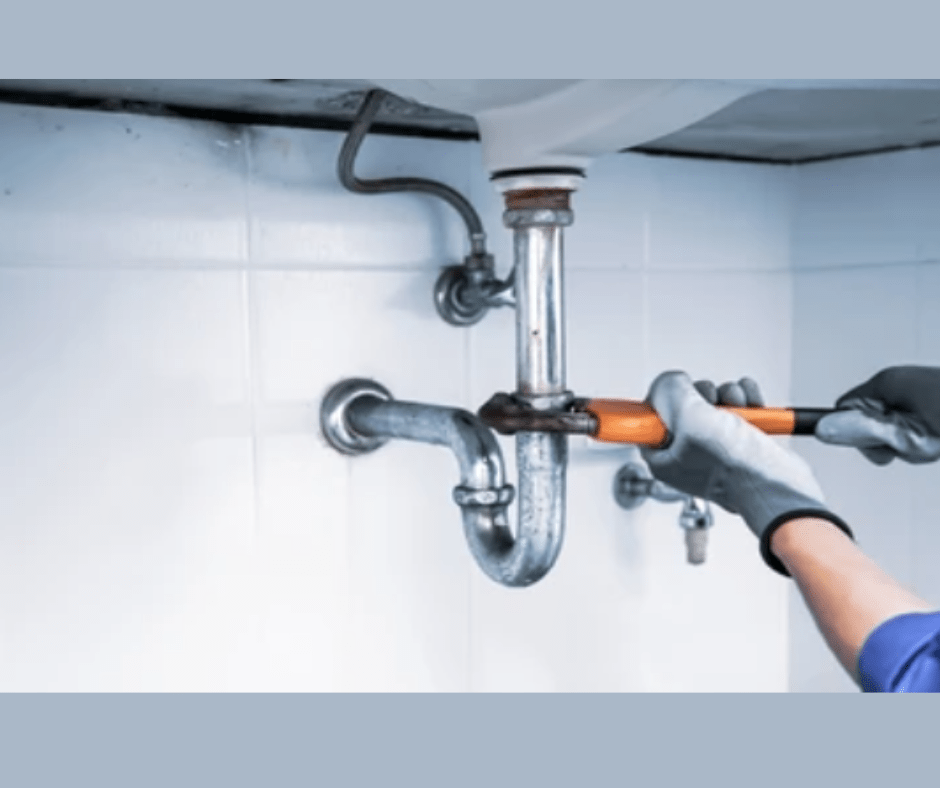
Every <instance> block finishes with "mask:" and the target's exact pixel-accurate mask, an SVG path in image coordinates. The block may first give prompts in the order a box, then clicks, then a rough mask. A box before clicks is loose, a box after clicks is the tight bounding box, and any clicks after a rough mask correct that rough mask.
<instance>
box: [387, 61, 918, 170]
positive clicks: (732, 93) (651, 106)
mask: <svg viewBox="0 0 940 788" xmlns="http://www.w3.org/2000/svg"><path fill="white" fill-rule="evenodd" d="M373 81H374V82H375V83H376V84H377V85H379V86H381V87H383V88H385V89H387V90H390V91H391V92H393V93H396V94H398V95H400V96H402V97H404V98H410V99H414V100H415V101H418V102H420V103H422V104H426V105H429V106H432V107H438V108H440V109H446V110H450V111H452V112H460V113H464V114H467V115H472V116H474V117H475V118H476V121H477V124H478V126H479V129H480V137H481V142H482V146H483V158H484V163H485V165H486V167H487V169H488V170H489V171H490V172H492V173H496V172H503V171H507V170H526V169H543V168H556V169H557V168H577V169H584V168H586V167H587V166H588V165H589V164H590V162H591V160H592V159H594V158H595V157H597V156H600V155H603V154H606V153H612V152H615V151H619V150H623V149H625V148H631V147H634V146H637V145H642V144H644V143H647V142H651V141H652V140H656V139H659V138H660V137H664V136H666V135H668V134H672V133H673V132H676V131H679V130H681V129H683V128H685V127H686V126H689V125H691V124H693V123H696V122H697V121H699V120H702V119H703V118H705V117H707V116H708V115H711V114H713V113H715V112H717V111H718V110H720V109H722V108H724V107H726V106H727V105H729V104H731V103H733V102H735V101H737V100H738V99H740V98H742V97H744V96H746V95H748V94H751V93H755V92H758V91H761V90H766V89H770V88H772V89H787V88H798V89H802V90H805V89H808V88H811V89H827V88H843V89H844V88H852V87H864V88H867V89H872V88H878V87H889V86H890V87H891V88H893V89H897V88H898V87H904V86H905V85H903V84H901V82H902V81H899V80H806V79H804V80H785V79H766V80H704V79H702V80H697V79H684V80H675V79H584V80H581V79H555V80H550V79H411V80H388V79H386V80H382V79H379V80H373Z"/></svg>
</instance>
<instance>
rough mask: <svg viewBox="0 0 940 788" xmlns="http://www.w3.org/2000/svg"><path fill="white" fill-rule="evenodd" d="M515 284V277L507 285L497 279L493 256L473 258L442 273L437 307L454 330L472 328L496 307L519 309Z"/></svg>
mask: <svg viewBox="0 0 940 788" xmlns="http://www.w3.org/2000/svg"><path fill="white" fill-rule="evenodd" d="M513 282H514V279H513V277H512V276H511V275H510V277H509V279H507V280H506V281H503V280H502V279H499V278H497V276H496V274H495V273H494V263H493V256H492V255H490V254H484V255H470V256H469V257H467V259H466V260H464V262H463V265H451V266H448V267H447V268H445V269H444V270H443V271H441V275H440V276H439V277H438V278H437V282H435V283H434V307H435V309H437V313H438V315H440V316H441V318H442V319H443V320H444V321H445V322H447V323H450V324H451V325H452V326H472V325H474V324H476V323H479V322H480V321H481V320H482V319H483V318H484V317H485V316H486V313H487V312H488V311H489V310H490V309H493V308H494V307H500V306H509V307H511V306H515V297H514V288H513Z"/></svg>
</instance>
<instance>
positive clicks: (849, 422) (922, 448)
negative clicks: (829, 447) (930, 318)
mask: <svg viewBox="0 0 940 788" xmlns="http://www.w3.org/2000/svg"><path fill="white" fill-rule="evenodd" d="M836 407H837V408H840V409H846V410H843V412H840V413H833V414H831V415H829V416H825V417H824V418H822V419H820V421H819V424H817V425H816V437H817V438H819V440H821V441H823V442H824V443H834V444H836V445H839V446H854V447H855V448H857V449H859V450H860V451H861V452H862V454H864V455H865V456H866V457H867V458H868V459H869V460H871V461H872V462H874V463H876V464H877V465H887V464H888V463H889V462H891V461H892V460H893V459H894V458H895V457H900V458H901V459H902V460H905V461H906V462H910V463H925V462H933V461H934V460H937V459H940V369H934V368H932V367H913V366H910V367H891V368H889V369H885V370H882V371H881V372H879V373H878V374H877V375H875V377H873V378H872V379H871V380H869V381H868V382H867V383H863V384H862V385H861V386H856V387H855V388H854V389H852V390H851V391H848V392H846V393H845V394H843V395H842V396H841V397H839V400H838V402H836Z"/></svg>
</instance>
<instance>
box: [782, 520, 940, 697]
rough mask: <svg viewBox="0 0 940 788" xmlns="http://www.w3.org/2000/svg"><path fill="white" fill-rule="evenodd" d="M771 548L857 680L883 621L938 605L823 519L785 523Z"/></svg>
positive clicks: (836, 651) (838, 655) (824, 634)
mask: <svg viewBox="0 0 940 788" xmlns="http://www.w3.org/2000/svg"><path fill="white" fill-rule="evenodd" d="M771 548H772V550H773V551H774V553H775V554H776V556H777V557H778V558H779V559H780V560H781V561H782V562H783V564H784V565H785V566H786V567H787V570H788V571H789V572H790V574H791V575H792V576H793V579H794V580H795V581H796V584H797V587H798V588H799V589H800V593H802V595H803V598H804V599H805V600H806V604H807V605H808V607H809V609H810V611H811V612H812V614H813V617H814V618H815V619H816V623H817V625H818V626H819V629H820V631H821V632H822V634H823V637H824V638H825V639H826V642H827V643H828V644H829V647H830V648H831V649H832V650H833V652H834V653H835V655H836V657H837V658H838V659H839V662H841V663H842V665H843V667H844V668H845V669H846V670H847V671H848V672H849V673H850V674H851V676H852V678H853V679H855V680H856V681H858V675H857V662H858V654H859V652H860V651H861V649H862V646H863V645H864V644H865V640H866V639H867V638H868V636H869V635H870V634H871V633H872V631H874V630H875V628H877V627H878V626H879V625H880V624H882V623H884V622H885V621H887V620H888V619H889V618H894V617H895V616H899V615H902V614H904V613H914V612H926V611H929V610H934V609H935V607H934V606H932V605H930V604H928V603H927V602H925V601H924V600H923V599H920V598H919V597H917V596H915V595H914V594H912V593H911V592H910V591H907V590H906V589H904V588H903V587H902V586H900V585H898V583H896V582H895V581H894V580H893V579H892V578H891V577H889V576H888V575H887V574H885V572H883V571H882V570H881V569H880V568H879V567H878V566H877V564H875V563H874V562H873V561H872V560H871V559H870V558H868V556H866V555H865V554H864V553H863V552H862V551H861V550H860V549H859V548H858V547H857V546H856V545H855V543H854V542H852V540H851V539H849V538H848V537H847V536H846V535H845V534H843V533H842V532H841V531H840V530H839V529H838V528H836V527H835V526H834V525H832V524H831V523H829V522H827V521H825V520H818V519H814V518H804V519H799V520H792V521H791V522H789V523H786V524H785V525H783V526H781V527H780V528H779V529H778V530H777V532H776V533H775V534H774V535H773V539H772V541H771Z"/></svg>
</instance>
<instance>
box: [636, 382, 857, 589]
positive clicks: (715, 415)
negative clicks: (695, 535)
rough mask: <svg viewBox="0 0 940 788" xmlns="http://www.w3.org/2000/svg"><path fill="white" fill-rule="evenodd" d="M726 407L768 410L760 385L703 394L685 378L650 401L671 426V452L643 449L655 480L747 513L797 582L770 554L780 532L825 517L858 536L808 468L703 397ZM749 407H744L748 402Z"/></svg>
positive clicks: (764, 544) (705, 386) (764, 550)
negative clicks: (794, 523)
mask: <svg viewBox="0 0 940 788" xmlns="http://www.w3.org/2000/svg"><path fill="white" fill-rule="evenodd" d="M703 391H704V392H705V395H706V396H709V398H712V397H713V398H714V399H718V398H719V393H720V395H721V397H722V399H723V404H734V405H739V406H747V405H757V404H761V402H762V398H761V396H760V391H759V390H758V389H757V386H756V384H754V383H753V381H749V380H747V379H745V380H742V381H741V382H740V383H738V384H725V385H724V386H722V387H721V389H718V390H715V388H714V385H713V384H709V383H707V382H703V383H700V384H699V386H698V390H697V388H696V386H694V385H693V383H692V380H691V378H689V376H688V375H686V374H685V373H684V372H666V373H663V374H662V375H660V376H659V377H658V378H657V379H656V380H655V381H654V382H653V385H652V387H651V388H650V391H649V394H648V396H647V402H648V403H649V404H650V405H652V406H653V408H654V409H655V410H656V412H657V413H658V414H659V416H660V418H661V419H662V420H663V422H665V424H666V428H667V429H668V431H669V435H670V440H669V442H668V444H667V445H666V446H665V447H662V448H658V449H643V450H642V454H643V458H644V459H645V460H646V462H647V464H648V465H649V468H650V471H651V472H652V474H653V475H654V476H655V477H656V478H657V479H659V480H660V481H662V482H665V483H666V484H668V485H670V486H672V487H675V488H677V489H679V490H681V491H682V492H684V493H687V494H689V495H694V496H696V497H699V498H707V499H708V500H711V501H714V502H715V503H717V504H718V505H719V506H721V507H723V508H724V509H727V510H728V511H729V512H732V513H735V514H740V515H741V517H742V518H744V522H745V523H747V526H748V527H749V528H750V529H751V531H753V532H754V534H755V535H756V536H757V537H758V539H760V550H761V555H762V556H763V558H764V560H765V561H766V562H767V564H768V565H769V566H770V567H771V568H772V569H774V570H776V571H777V572H780V573H781V574H783V575H787V576H789V573H788V572H787V570H786V568H785V567H784V566H783V564H782V563H781V562H780V560H779V559H778V558H777V557H776V556H775V555H774V554H773V553H772V552H771V550H770V539H771V536H772V535H773V532H774V531H775V530H776V529H777V528H778V527H780V526H781V525H783V524H784V523H786V522H788V521H790V520H793V519H796V518H798V517H819V518H822V519H824V520H828V521H830V522H832V523H833V524H835V525H836V526H838V527H839V528H841V529H842V530H843V531H845V533H847V534H848V535H849V536H850V537H851V536H852V532H851V530H850V529H849V527H848V526H847V525H846V524H845V523H844V522H842V520H841V519H839V518H838V517H837V516H836V515H835V514H833V513H832V512H830V511H829V510H828V509H827V508H826V506H825V504H824V503H823V495H822V490H820V488H819V485H818V484H817V482H816V479H815V478H814V476H813V473H812V471H811V470H810V468H809V466H808V465H807V464H806V462H805V461H804V460H803V459H802V458H800V457H798V456H797V455H796V454H793V453H792V452H789V451H787V450H786V449H784V448H783V447H782V446H780V445H779V444H777V443H776V442H774V439H773V438H771V437H769V436H768V435H765V434H764V433H763V432H761V431H760V430H758V429H757V428H756V427H752V426H751V425H750V424H748V423H747V422H746V421H744V420H743V419H741V418H740V417H738V416H735V415H734V414H733V413H727V412H724V411H721V410H719V409H717V408H715V407H713V406H712V404H711V403H710V402H708V401H707V400H706V399H705V397H704V396H703V395H702V393H701V392H703ZM742 399H743V400H744V401H743V402H742V401H741V400H742Z"/></svg>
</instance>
